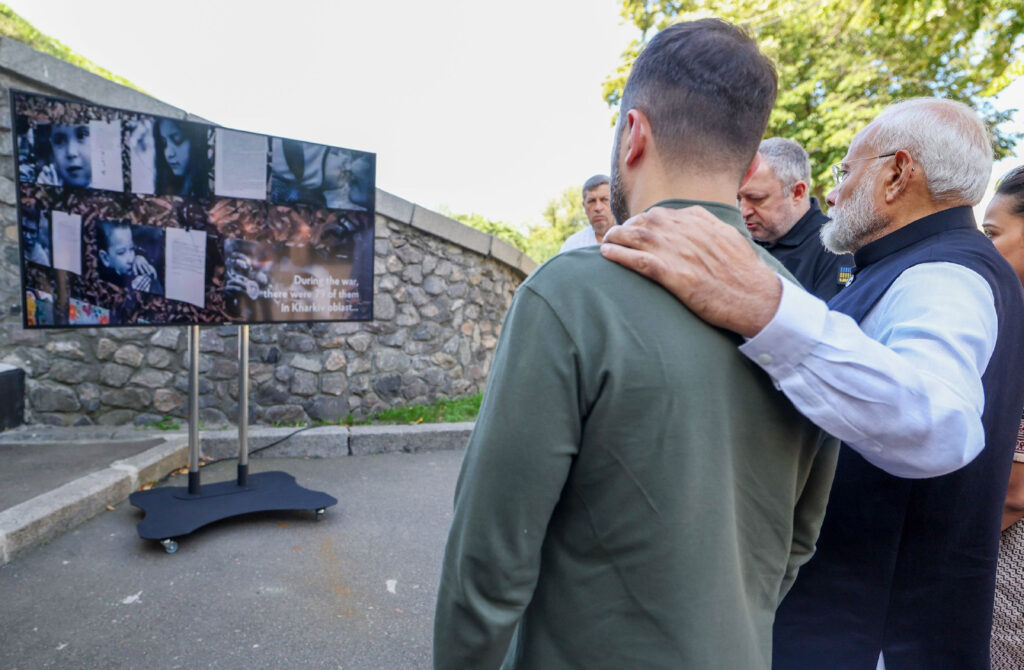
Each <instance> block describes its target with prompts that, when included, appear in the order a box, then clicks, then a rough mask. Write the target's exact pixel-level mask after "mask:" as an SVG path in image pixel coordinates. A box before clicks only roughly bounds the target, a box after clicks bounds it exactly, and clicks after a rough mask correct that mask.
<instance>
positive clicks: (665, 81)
mask: <svg viewBox="0 0 1024 670" xmlns="http://www.w3.org/2000/svg"><path fill="white" fill-rule="evenodd" d="M777 93H778V79H777V77H776V74H775V66H774V65H773V64H772V62H771V61H770V60H769V59H768V58H767V57H766V56H765V55H764V54H762V53H761V51H760V50H759V49H758V47H757V44H756V43H755V42H754V40H752V39H751V38H750V37H749V36H748V35H747V34H746V33H745V32H743V31H742V30H741V29H740V28H738V27H736V26H734V25H732V24H731V23H727V22H725V21H722V20H721V19H701V20H699V21H687V22H683V23H677V24H675V25H672V26H669V27H668V28H665V29H664V30H662V31H661V32H659V33H658V34H657V35H655V36H654V37H653V38H652V39H651V41H650V43H649V44H648V45H647V47H646V48H645V49H644V50H643V52H642V53H641V54H640V55H639V56H638V57H637V59H636V62H635V63H634V64H633V70H632V72H630V75H629V79H628V81H627V82H626V87H625V89H624V90H623V92H622V102H621V105H620V107H619V110H620V111H619V113H620V117H619V123H620V124H621V123H623V122H624V120H625V118H626V114H627V113H628V112H629V110H631V109H638V110H640V111H642V112H643V113H644V114H646V115H647V118H648V119H649V120H650V123H651V132H652V133H653V135H654V139H655V141H657V143H658V147H659V149H661V150H662V152H663V153H664V155H665V157H666V159H667V160H669V161H670V162H672V163H674V164H677V165H679V164H683V163H685V164H693V163H694V161H699V163H700V165H701V166H704V167H711V168H712V169H720V170H724V169H733V170H739V172H740V174H741V175H742V173H743V171H745V170H746V169H747V167H748V166H749V165H750V162H751V161H752V160H753V158H754V154H755V153H757V147H758V143H759V142H760V140H761V137H762V136H763V135H764V131H765V128H766V127H767V126H768V117H769V115H770V114H771V111H772V107H773V106H774V104H775V96H776V95H777ZM619 130H620V131H621V127H620V129H619Z"/></svg>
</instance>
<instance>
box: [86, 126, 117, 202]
mask: <svg viewBox="0 0 1024 670" xmlns="http://www.w3.org/2000/svg"><path fill="white" fill-rule="evenodd" d="M89 142H90V145H91V146H90V149H91V154H92V184H91V186H92V188H99V189H103V190H106V191H124V173H123V172H122V170H121V122H120V121H109V122H108V121H90V122H89Z"/></svg>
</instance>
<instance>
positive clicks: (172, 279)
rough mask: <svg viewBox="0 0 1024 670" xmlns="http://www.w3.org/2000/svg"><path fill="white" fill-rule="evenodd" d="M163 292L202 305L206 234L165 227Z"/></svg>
mask: <svg viewBox="0 0 1024 670" xmlns="http://www.w3.org/2000/svg"><path fill="white" fill-rule="evenodd" d="M164 241H165V242H166V250H165V253H166V257H165V262H166V266H165V269H164V275H165V277H164V279H165V281H164V295H165V296H166V297H168V298H170V299H171V300H180V301H181V302H188V303H191V304H193V305H195V306H196V307H204V306H205V305H206V283H205V282H206V233H205V232H203V231H201V230H184V229H182V228H168V229H167V236H166V238H165V240H164Z"/></svg>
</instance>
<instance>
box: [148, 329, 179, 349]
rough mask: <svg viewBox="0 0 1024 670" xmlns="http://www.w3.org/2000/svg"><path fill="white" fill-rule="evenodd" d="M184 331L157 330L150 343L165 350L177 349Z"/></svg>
mask: <svg viewBox="0 0 1024 670" xmlns="http://www.w3.org/2000/svg"><path fill="white" fill-rule="evenodd" d="M181 333H182V330H181V329H180V328H157V330H156V332H155V333H153V336H152V337H150V338H149V343H150V344H152V345H153V346H156V347H161V348H163V349H172V350H173V349H177V348H178V342H179V341H180V340H181Z"/></svg>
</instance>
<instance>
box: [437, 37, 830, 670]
mask: <svg viewBox="0 0 1024 670" xmlns="http://www.w3.org/2000/svg"><path fill="white" fill-rule="evenodd" d="M775 94H776V78H775V72H774V68H773V67H772V65H771V64H770V62H769V61H768V60H767V59H766V58H765V57H764V56H763V55H762V54H761V53H760V52H759V51H758V49H757V46H756V45H755V44H754V43H753V41H752V40H750V38H748V37H747V36H746V35H745V34H744V33H742V32H741V31H739V30H738V29H736V28H735V27H733V26H731V25H729V24H727V23H724V22H722V21H718V20H713V19H708V20H702V21H696V22H691V23H682V24H677V25H675V26H672V27H670V28H666V29H665V30H663V31H661V32H660V33H659V34H658V35H656V36H655V37H654V38H653V39H652V40H651V42H650V44H649V45H648V47H647V48H646V50H645V51H644V52H643V54H641V56H640V57H639V58H638V59H637V61H636V63H635V65H634V66H633V71H632V73H631V75H630V78H629V81H628V83H627V85H626V88H625V91H624V93H623V98H622V104H621V112H620V118H619V124H618V127H617V129H616V141H615V149H614V151H613V158H612V162H613V165H612V201H613V203H612V204H613V208H614V210H615V215H616V219H617V220H620V221H625V220H626V219H628V218H629V217H630V216H631V215H634V214H638V213H641V212H643V211H644V210H646V209H648V208H650V207H652V206H654V205H660V206H664V207H688V206H691V205H695V204H700V205H702V206H703V207H705V208H706V209H707V210H708V211H710V212H712V213H713V214H715V215H716V216H717V217H719V218H720V219H721V220H722V221H724V222H726V223H728V224H729V225H731V226H733V227H735V228H736V229H738V230H740V231H741V232H743V233H744V234H747V233H746V229H745V227H744V224H743V218H742V217H741V215H740V212H739V209H738V208H737V207H736V193H737V190H738V188H739V186H740V184H741V183H742V181H743V180H744V179H745V177H746V176H748V175H749V174H750V173H751V172H752V171H753V169H755V168H756V160H755V155H756V152H757V147H758V143H759V141H760V139H761V136H762V134H763V132H764V129H765V126H766V124H767V121H768V115H769V113H770V111H771V108H772V104H773V102H774V99H775ZM748 237H749V235H748ZM751 246H752V248H754V249H755V250H756V252H757V253H758V254H759V255H760V256H762V257H763V258H764V259H765V262H767V263H770V264H772V265H773V267H777V268H779V271H780V272H785V271H784V270H782V269H781V266H779V265H778V263H776V262H774V261H773V260H772V259H771V257H770V256H769V255H768V254H767V253H766V252H764V251H763V250H761V249H760V248H759V247H757V246H756V245H754V244H753V242H751ZM738 343H739V337H738V336H737V335H734V334H732V333H729V332H726V331H723V330H719V329H716V328H713V327H710V326H708V325H707V324H706V323H705V322H703V321H702V320H700V319H699V318H697V317H696V316H694V315H693V314H692V313H691V312H689V311H688V310H687V309H685V308H684V307H682V306H681V305H680V304H679V303H678V302H677V301H676V300H675V298H674V297H673V296H672V295H671V294H669V293H668V292H666V291H665V290H664V289H662V288H661V287H660V286H658V285H657V284H654V283H652V282H651V281H649V280H647V279H645V278H643V277H642V276H640V275H639V274H636V273H634V272H631V271H629V270H627V269H625V268H623V267H620V266H618V265H616V264H614V263H611V262H608V261H606V260H605V259H603V258H602V257H601V254H600V251H599V247H591V248H587V249H580V250H576V251H572V252H569V253H565V254H562V255H560V256H557V257H556V258H554V259H553V260H551V261H550V262H548V263H546V264H545V265H544V266H542V267H541V268H539V269H538V270H537V271H536V272H534V273H533V275H531V276H530V277H529V278H528V279H527V280H526V281H525V282H524V283H523V285H522V286H521V287H520V289H519V291H518V293H517V295H516V298H515V300H514V302H513V304H512V307H511V308H510V310H509V313H508V315H507V316H506V318H505V322H504V325H503V327H502V333H501V341H500V343H499V345H498V349H497V351H496V353H495V357H494V362H493V367H492V370H491V377H490V380H489V382H488V387H487V392H486V394H485V396H484V402H483V405H482V407H481V409H480V415H479V418H478V419H477V423H476V428H475V430H474V431H473V435H472V437H471V439H470V442H469V446H468V447H467V451H466V456H465V460H464V462H463V465H462V472H461V474H460V476H459V481H458V485H457V490H456V495H455V513H454V518H453V521H452V528H451V533H450V535H449V538H448V545H447V549H446V552H445V559H444V566H443V572H442V575H441V585H440V591H439V593H438V603H437V614H436V618H435V628H434V665H435V667H436V668H440V669H445V670H448V669H451V670H467V669H473V670H480V669H487V668H498V667H507V668H543V669H545V670H547V669H554V670H558V669H560V668H588V669H590V668H644V669H645V670H646V669H651V668H694V669H700V670H706V669H708V668H728V669H729V670H749V669H764V670H767V669H768V668H769V667H770V665H771V640H772V622H773V619H774V615H775V608H776V606H777V605H778V603H779V601H780V600H781V599H782V597H783V596H784V595H785V593H786V591H787V590H788V589H789V587H790V585H791V584H792V582H793V579H794V578H795V577H796V572H797V569H798V568H799V566H800V565H802V564H803V563H804V562H806V561H807V560H808V559H809V558H810V556H811V554H812V553H813V551H814V543H815V540H816V538H817V534H818V529H819V526H820V523H821V519H822V516H823V514H824V511H825V503H826V501H827V498H828V491H829V485H830V482H831V480H832V474H833V470H834V467H835V458H836V453H837V450H838V444H837V443H836V442H835V441H834V440H832V439H831V438H828V437H826V436H825V435H824V434H822V433H821V431H819V430H818V429H817V428H816V427H815V426H813V425H812V424H811V423H810V422H809V421H807V420H806V419H805V418H803V417H802V416H801V415H800V413H799V412H797V411H796V410H795V409H794V408H793V407H792V405H791V404H790V403H789V401H788V400H786V398H785V397H784V396H783V395H782V394H781V393H779V392H778V391H776V389H775V388H774V387H773V385H772V382H771V380H770V379H769V378H768V376H767V375H766V374H764V373H763V372H762V371H761V370H760V369H759V368H758V367H757V366H756V365H755V364H754V363H753V362H751V361H749V360H748V359H747V358H746V357H744V356H743V355H742V354H741V353H740V352H739V351H738V350H737V348H736V347H737V344H738Z"/></svg>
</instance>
